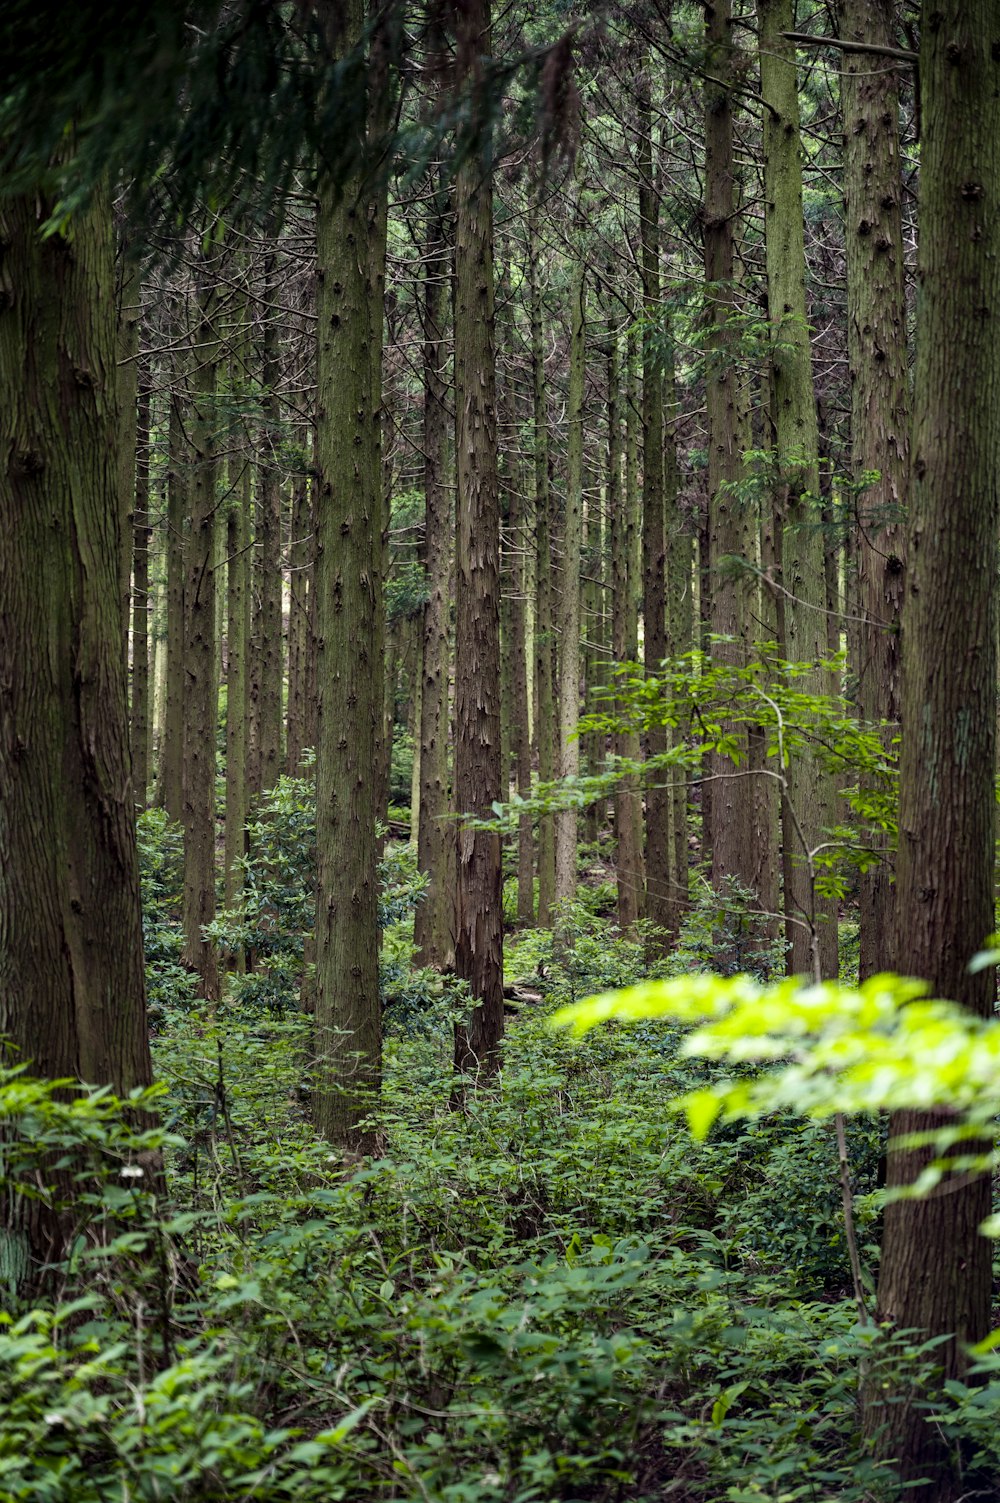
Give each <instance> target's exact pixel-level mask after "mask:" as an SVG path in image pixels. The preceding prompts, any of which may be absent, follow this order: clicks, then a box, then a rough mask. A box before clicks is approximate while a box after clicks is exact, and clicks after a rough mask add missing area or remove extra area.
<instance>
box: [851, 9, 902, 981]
mask: <svg viewBox="0 0 1000 1503" xmlns="http://www.w3.org/2000/svg"><path fill="white" fill-rule="evenodd" d="M894 15H895V6H894V5H893V4H892V0H841V3H840V32H841V36H842V37H843V38H844V39H845V40H848V41H851V42H853V43H856V44H862V45H863V44H864V43H866V42H867V43H868V44H870V45H871V46H873V47H888V46H891V45H892V43H893V40H894V35H895V32H894ZM843 70H844V71H843V75H842V78H841V84H840V97H841V108H842V110H843V116H844V238H845V244H846V249H847V350H848V359H849V362H850V371H851V465H852V469H853V473H854V479H855V483H856V484H857V485H858V486H859V487H863V489H861V490H860V491H859V492H858V495H857V500H856V503H855V505H856V518H855V523H856V540H857V565H858V608H859V613H860V615H861V616H862V618H863V620H862V625H861V627H860V630H859V632H858V638H857V639H858V652H857V655H856V657H857V660H856V663H855V673H856V676H857V683H858V702H859V704H860V707H861V711H862V713H863V714H864V715H865V716H866V717H867V718H868V719H869V720H873V721H885V722H886V723H887V729H886V741H887V742H889V741H891V738H892V736H893V734H894V728H895V727H896V726H898V723H899V719H900V642H901V638H900V631H899V627H900V613H901V609H902V604H903V584H904V577H905V569H904V558H905V547H904V538H903V515H902V509H903V506H904V503H905V499H906V493H907V486H908V483H909V473H908V471H909V445H910V396H909V373H908V369H907V359H906V289H905V285H904V274H903V273H904V268H903V230H902V193H903V184H902V175H901V171H900V155H899V73H898V70H897V69H896V68H894V67H889V66H886V65H885V64H884V63H883V62H880V61H879V57H878V55H877V54H872V53H868V54H866V53H864V52H848V53H845V55H844V61H843ZM876 476H877V478H873V477H876ZM887 750H888V747H887ZM884 847H885V843H884V842H883V852H882V857H881V860H880V861H879V862H878V863H877V864H876V865H874V866H872V867H870V868H869V869H868V870H867V871H866V872H864V873H862V875H861V877H860V880H859V889H860V890H859V909H860V921H861V923H860V928H861V948H860V956H859V973H860V975H861V978H862V979H864V978H865V977H867V976H872V975H875V974H876V973H877V972H879V971H882V970H891V969H892V968H893V966H894V964H895V952H894V941H895V928H896V926H895V914H894V905H895V896H896V888H895V885H894V883H893V882H892V865H891V858H890V855H889V852H888V851H887V850H886V849H885V848H884Z"/></svg>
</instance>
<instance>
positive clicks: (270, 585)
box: [258, 252, 282, 793]
mask: <svg viewBox="0 0 1000 1503" xmlns="http://www.w3.org/2000/svg"><path fill="white" fill-rule="evenodd" d="M275 259H276V258H275V255H274V253H273V252H272V253H271V254H270V255H269V256H268V257H267V264H266V267H265V272H264V299H265V302H266V304H267V307H266V308H265V310H264V335H263V348H262V351H261V355H262V364H261V386H262V388H263V390H262V396H261V399H262V402H263V419H264V421H263V426H262V430H261V439H260V442H261V449H260V460H259V468H258V495H259V499H260V512H259V515H260V537H259V543H260V551H259V564H260V622H259V634H260V635H259V647H260V668H259V672H260V702H259V707H258V716H259V718H258V726H259V729H258V736H259V753H258V754H259V757H260V792H261V793H266V792H267V791H268V789H270V788H273V787H274V785H275V783H276V782H277V780H278V774H279V773H280V771H281V765H282V764H281V719H282V715H281V685H282V641H281V636H282V621H281V617H282V610H281V596H282V588H281V583H282V579H281V471H280V470H279V468H278V453H279V449H280V445H281V426H280V407H279V398H278V386H279V383H280V380H281V363H280V360H279V356H278V328H277V323H276V315H275V313H274V311H273V306H272V305H273V304H274V302H275V301H276V299H277V272H276V267H275Z"/></svg>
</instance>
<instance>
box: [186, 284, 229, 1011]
mask: <svg viewBox="0 0 1000 1503" xmlns="http://www.w3.org/2000/svg"><path fill="white" fill-rule="evenodd" d="M197 275H198V290H197V301H196V305H195V306H196V310H197V315H196V319H195V324H194V328H193V330H192V341H191V342H192V354H191V369H190V371H189V373H188V377H187V390H188V397H189V406H188V408H187V412H186V424H185V426H186V428H187V432H188V437H189V441H190V454H191V470H190V508H191V522H190V530H189V532H188V536H187V550H186V561H185V562H186V567H185V589H184V801H183V817H182V824H183V826H184V960H185V964H187V965H188V966H190V967H191V969H192V970H194V971H197V973H198V976H199V979H200V984H201V995H202V996H203V997H204V998H205V1000H206V1001H207V1002H214V1001H216V1000H217V999H218V996H219V972H218V959H217V956H216V951H215V946H214V945H212V944H210V943H209V942H208V941H207V940H206V939H205V935H204V932H203V931H204V927H205V925H206V924H209V923H211V921H212V920H213V919H214V917H215V760H216V758H215V737H216V726H217V722H218V680H217V678H216V667H215V588H216V580H215V553H216V549H215V528H216V514H217V500H218V498H217V495H216V491H217V481H218V462H217V459H216V429H217V425H218V414H217V411H216V396H217V384H218V362H219V350H220V344H219V335H218V331H217V329H216V326H215V319H216V313H217V308H218V294H217V292H216V289H215V284H214V269H213V267H212V266H210V265H209V264H207V263H205V262H202V263H201V264H200V265H199V267H198V272H197Z"/></svg>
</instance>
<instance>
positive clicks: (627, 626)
mask: <svg viewBox="0 0 1000 1503" xmlns="http://www.w3.org/2000/svg"><path fill="white" fill-rule="evenodd" d="M619 353H620V351H619V336H618V318H617V314H616V313H615V312H611V313H609V316H608V350H607V365H608V518H609V522H610V530H611V573H612V581H611V582H612V590H611V653H612V656H613V658H614V660H615V662H616V663H634V662H635V660H636V657H637V656H638V643H637V640H636V637H637V623H636V619H635V605H634V602H635V581H634V580H633V578H632V571H631V569H630V567H629V566H630V563H631V558H630V550H631V541H632V540H631V536H630V533H629V516H628V511H627V499H628V498H626V497H625V496H623V493H622V461H623V458H624V454H623V448H622V426H621V401H620V397H621V365H620V358H619ZM626 708H627V707H626V706H625V705H624V704H623V703H621V702H619V704H618V712H619V714H624V713H625V712H626ZM615 755H616V756H619V757H625V758H627V759H628V760H629V761H632V762H636V761H638V759H639V737H638V734H637V733H636V732H635V731H627V730H622V731H619V732H618V733H617V735H616V736H615ZM615 837H616V844H617V859H616V863H615V867H616V878H617V884H618V927H619V928H620V929H621V931H622V933H623V934H628V933H630V932H631V931H632V930H633V929H634V928H635V925H636V923H637V922H638V920H639V918H640V916H641V913H642V881H643V870H642V803H641V798H640V794H639V786H638V780H637V778H636V777H635V776H632V777H629V778H626V779H625V780H624V781H623V782H622V783H621V785H620V786H619V788H618V789H617V791H616V793H615Z"/></svg>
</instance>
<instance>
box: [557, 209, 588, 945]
mask: <svg viewBox="0 0 1000 1503" xmlns="http://www.w3.org/2000/svg"><path fill="white" fill-rule="evenodd" d="M575 192H576V203H575V206H574V225H575V229H576V232H577V235H579V231H580V226H581V218H580V204H579V198H580V194H581V193H582V186H581V184H580V183H577V186H576V189H575ZM585 288H586V267H585V264H584V259H583V246H582V245H581V244H579V243H577V244H576V245H575V246H574V249H573V267H572V272H571V275H570V293H569V320H570V331H569V396H568V400H567V408H566V513H565V521H564V524H563V546H562V596H561V599H560V610H559V640H560V653H559V776H560V777H561V778H570V779H573V778H576V777H578V776H579V772H580V743H579V740H578V739H577V734H576V728H577V725H578V723H579V719H580V558H581V553H582V549H583V398H584V377H585V367H584V360H585V336H586V292H585ZM576 840H577V811H576V806H575V805H572V806H571V807H570V808H568V809H560V811H559V813H558V814H557V815H556V891H555V900H556V908H557V909H562V908H564V907H565V905H566V904H568V903H571V902H572V901H573V898H574V897H575V896H576ZM561 922H562V919H561V917H560V915H559V914H558V913H557V915H556V923H557V925H559V924H561Z"/></svg>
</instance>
